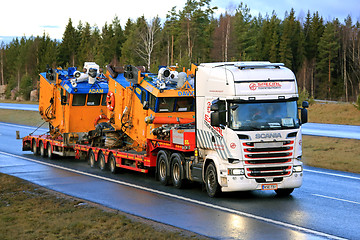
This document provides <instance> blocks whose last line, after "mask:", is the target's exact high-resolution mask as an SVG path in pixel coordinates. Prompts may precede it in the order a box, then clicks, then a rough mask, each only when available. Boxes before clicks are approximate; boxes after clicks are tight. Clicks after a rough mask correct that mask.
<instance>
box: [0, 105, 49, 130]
mask: <svg viewBox="0 0 360 240" xmlns="http://www.w3.org/2000/svg"><path fill="white" fill-rule="evenodd" d="M0 122H8V123H16V124H22V125H29V126H36V127H37V126H39V125H41V124H42V123H43V122H44V120H42V118H41V116H40V114H39V113H38V112H35V111H24V110H10V109H0ZM43 126H47V125H46V124H44V125H43Z"/></svg>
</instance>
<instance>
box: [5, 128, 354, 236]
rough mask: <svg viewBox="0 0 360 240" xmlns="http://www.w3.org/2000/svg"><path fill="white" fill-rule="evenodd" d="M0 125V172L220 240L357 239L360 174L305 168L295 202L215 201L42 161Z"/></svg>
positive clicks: (235, 196)
mask: <svg viewBox="0 0 360 240" xmlns="http://www.w3.org/2000/svg"><path fill="white" fill-rule="evenodd" d="M19 129H20V130H21V136H25V135H26V134H27V133H29V132H31V131H32V130H33V129H34V128H31V127H23V126H19V125H12V124H4V123H0V172H3V173H6V174H10V175H14V176H17V177H20V178H23V179H26V180H28V181H31V182H34V183H36V184H39V185H42V186H45V187H47V188H50V189H53V190H56V191H59V192H63V193H66V194H69V195H73V196H76V197H79V198H82V199H86V200H90V201H93V202H97V203H100V204H103V205H105V206H108V207H111V208H114V209H118V210H120V211H124V212H127V213H130V214H134V215H137V216H141V217H145V218H148V219H152V220H155V221H158V222H161V223H166V224H169V225H172V226H175V227H179V228H182V229H186V230H189V231H193V232H196V233H198V234H201V235H204V236H208V237H212V238H218V239H239V238H240V239H322V238H330V239H341V238H346V239H358V237H359V235H360V230H359V228H358V226H359V222H360V194H359V192H360V175H359V174H349V173H344V172H337V171H329V170H324V169H316V168H310V167H306V168H305V173H304V174H305V178H304V185H303V186H302V187H301V188H300V189H296V190H295V191H294V193H293V194H292V196H291V197H288V198H278V197H276V195H275V193H274V192H272V191H270V192H260V191H254V192H245V193H227V194H224V195H223V196H222V197H221V198H218V199H210V198H208V197H207V194H206V192H205V191H202V189H201V186H199V185H191V186H189V187H188V188H186V189H183V190H178V189H175V188H173V187H170V186H168V187H165V186H162V185H160V183H158V182H156V181H155V180H154V177H153V176H151V175H145V174H141V173H135V172H128V171H124V172H122V173H120V174H117V175H112V174H110V173H109V172H102V171H100V170H99V169H90V168H89V167H88V165H87V163H86V162H84V161H74V160H72V159H71V158H67V159H62V160H49V159H42V158H41V157H38V156H33V155H32V153H31V152H21V141H20V140H16V139H15V131H16V130H19Z"/></svg>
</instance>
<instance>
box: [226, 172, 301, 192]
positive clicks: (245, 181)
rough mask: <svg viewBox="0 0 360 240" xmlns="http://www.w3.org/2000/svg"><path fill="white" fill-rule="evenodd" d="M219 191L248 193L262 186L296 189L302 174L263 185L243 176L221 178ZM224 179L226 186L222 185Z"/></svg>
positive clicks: (294, 174) (260, 188) (295, 174)
mask: <svg viewBox="0 0 360 240" xmlns="http://www.w3.org/2000/svg"><path fill="white" fill-rule="evenodd" d="M221 178H222V181H221V183H220V184H221V185H223V186H222V188H221V190H222V191H223V192H235V191H250V190H262V186H263V185H264V184H265V185H269V184H271V185H273V184H277V188H278V189H279V188H298V187H300V186H301V184H302V181H303V172H297V173H293V174H292V175H291V176H289V177H285V178H284V179H283V180H282V181H281V182H272V181H271V179H270V181H267V182H264V183H258V182H256V180H255V179H249V178H246V177H245V176H244V175H241V176H226V177H225V176H222V177H221ZM224 178H226V182H227V186H226V185H225V184H224V181H225V179H224Z"/></svg>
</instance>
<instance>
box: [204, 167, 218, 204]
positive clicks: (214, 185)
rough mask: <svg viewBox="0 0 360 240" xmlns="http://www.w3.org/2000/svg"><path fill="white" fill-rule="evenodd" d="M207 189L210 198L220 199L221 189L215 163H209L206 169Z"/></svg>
mask: <svg viewBox="0 0 360 240" xmlns="http://www.w3.org/2000/svg"><path fill="white" fill-rule="evenodd" d="M205 187H206V192H207V194H208V195H209V197H212V198H213V197H218V196H219V195H220V193H221V187H220V185H219V183H218V181H217V173H216V167H215V165H214V163H213V162H211V163H209V165H208V166H207V168H206V173H205Z"/></svg>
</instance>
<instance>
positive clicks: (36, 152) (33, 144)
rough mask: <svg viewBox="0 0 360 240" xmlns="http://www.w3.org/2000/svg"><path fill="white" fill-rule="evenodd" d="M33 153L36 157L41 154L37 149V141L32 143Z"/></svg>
mask: <svg viewBox="0 0 360 240" xmlns="http://www.w3.org/2000/svg"><path fill="white" fill-rule="evenodd" d="M32 152H33V154H34V155H38V154H39V152H38V148H37V147H36V140H35V139H33V141H32Z"/></svg>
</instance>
